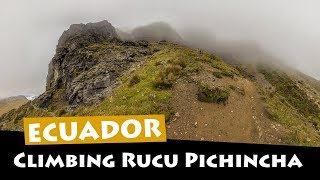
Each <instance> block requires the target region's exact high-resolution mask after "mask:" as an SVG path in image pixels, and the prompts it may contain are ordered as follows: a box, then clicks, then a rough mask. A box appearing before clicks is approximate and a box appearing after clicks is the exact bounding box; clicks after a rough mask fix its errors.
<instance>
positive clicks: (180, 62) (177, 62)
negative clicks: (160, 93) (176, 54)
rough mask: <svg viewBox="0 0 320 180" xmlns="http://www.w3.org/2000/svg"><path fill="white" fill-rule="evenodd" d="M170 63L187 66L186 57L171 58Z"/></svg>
mask: <svg viewBox="0 0 320 180" xmlns="http://www.w3.org/2000/svg"><path fill="white" fill-rule="evenodd" d="M169 63H170V64H173V65H178V66H181V67H182V68H185V67H187V62H186V60H184V59H182V58H176V59H170V60H169Z"/></svg>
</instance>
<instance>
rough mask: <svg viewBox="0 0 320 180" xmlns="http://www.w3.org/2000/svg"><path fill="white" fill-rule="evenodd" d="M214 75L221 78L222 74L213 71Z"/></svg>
mask: <svg viewBox="0 0 320 180" xmlns="http://www.w3.org/2000/svg"><path fill="white" fill-rule="evenodd" d="M212 74H213V76H214V77H216V78H219V79H221V78H222V76H223V74H222V73H221V72H219V71H215V72H213V73H212Z"/></svg>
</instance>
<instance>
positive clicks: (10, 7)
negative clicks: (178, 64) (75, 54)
mask: <svg viewBox="0 0 320 180" xmlns="http://www.w3.org/2000/svg"><path fill="white" fill-rule="evenodd" d="M319 7H320V1H318V0H198V1H193V0H174V1H172V0H161V1H160V0H157V1H156V0H135V1H132V0H86V1H85V0H28V1H25V0H1V1H0V23H1V28H0V39H1V41H0V64H1V65H0V97H6V96H12V95H19V94H23V95H29V94H40V93H42V92H43V91H44V89H45V80H46V75H47V66H48V63H49V62H50V60H51V58H52V57H53V55H54V52H55V46H56V44H57V41H58V38H59V37H60V35H61V34H62V32H63V31H64V30H66V29H67V28H68V27H69V25H70V24H74V23H87V22H96V21H101V20H104V19H106V20H108V21H109V22H111V23H112V24H113V25H114V26H115V27H117V28H120V29H122V30H124V31H126V30H131V29H133V28H134V27H136V26H139V25H145V24H148V23H151V22H157V21H162V22H167V23H169V24H170V25H171V26H173V27H174V28H175V29H176V30H177V32H179V34H180V35H181V36H182V38H184V39H185V40H189V41H193V42H197V44H198V45H209V46H208V47H207V46H206V47H205V48H209V49H210V48H215V46H214V45H212V46H211V42H212V44H214V42H217V41H218V42H252V43H253V44H255V45H257V46H258V47H260V48H261V49H263V50H264V51H266V52H268V53H271V54H272V55H273V56H275V57H278V59H281V61H282V62H285V63H287V64H289V65H291V66H293V67H295V68H297V69H299V70H301V71H302V72H304V73H306V74H308V75H311V76H313V77H315V78H317V79H320V71H319V69H320V61H319V60H320V53H318V51H319V47H320V46H319V44H320V33H319V32H320V23H318V21H319V19H320V11H319ZM201 42H203V43H201ZM213 51H214V50H213Z"/></svg>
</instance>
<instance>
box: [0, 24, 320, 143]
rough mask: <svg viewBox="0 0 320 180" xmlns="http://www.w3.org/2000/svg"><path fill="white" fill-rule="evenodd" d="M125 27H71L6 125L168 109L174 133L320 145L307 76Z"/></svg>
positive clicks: (319, 118)
mask: <svg viewBox="0 0 320 180" xmlns="http://www.w3.org/2000/svg"><path fill="white" fill-rule="evenodd" d="M118 33H119V30H116V29H115V28H114V27H113V26H112V25H111V24H110V23H108V22H107V21H103V22H100V23H89V24H85V25H84V24H80V25H72V26H70V28H69V30H67V31H65V32H64V33H63V35H62V36H61V38H60V40H59V43H58V45H57V50H56V54H55V56H54V57H53V59H52V62H51V63H50V65H49V73H48V78H47V88H46V91H45V92H44V93H43V94H42V95H41V96H39V97H38V98H37V99H35V100H34V101H32V102H28V103H27V104H25V105H23V106H21V107H20V108H19V109H17V110H14V111H10V112H8V113H6V114H4V115H3V116H1V117H0V125H1V129H3V130H23V129H22V118H23V117H37V116H82V115H126V114H157V113H161V114H166V120H167V130H168V131H167V132H168V137H169V138H173V139H189V140H206V141H226V142H247V143H271V144H294V145H310V146H319V145H320V134H319V122H320V115H319V111H320V109H319V106H318V105H317V103H318V102H317V99H318V98H319V90H318V89H317V88H315V87H314V86H312V85H310V83H309V82H308V81H306V80H298V79H297V78H296V77H294V76H292V75H290V74H289V73H287V72H284V71H283V70H282V69H280V68H277V67H273V66H270V65H261V64H257V65H256V66H255V67H250V66H245V67H244V64H243V65H241V66H237V65H234V66H230V65H228V64H226V63H225V62H224V60H223V59H221V58H219V57H218V56H216V55H214V54H210V53H207V52H204V51H202V50H199V49H194V48H189V47H186V46H183V45H178V44H175V43H171V42H165V41H160V42H157V41H156V40H154V39H152V40H151V41H149V42H148V41H143V40H138V39H136V38H135V39H134V40H131V41H123V40H120V39H121V38H120V37H119V36H121V35H119V34H118ZM151 35H152V33H151ZM122 36H123V34H122ZM157 37H158V36H155V39H156V38H157ZM145 40H148V39H145Z"/></svg>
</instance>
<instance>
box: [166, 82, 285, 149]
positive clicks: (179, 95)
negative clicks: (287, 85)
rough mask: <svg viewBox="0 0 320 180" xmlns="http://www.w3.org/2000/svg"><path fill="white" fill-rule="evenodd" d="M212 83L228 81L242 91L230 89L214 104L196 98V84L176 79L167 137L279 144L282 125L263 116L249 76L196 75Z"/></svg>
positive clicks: (261, 107)
mask: <svg viewBox="0 0 320 180" xmlns="http://www.w3.org/2000/svg"><path fill="white" fill-rule="evenodd" d="M199 78H200V79H198V81H199V80H200V82H203V81H206V82H208V83H209V84H210V83H211V84H212V85H217V84H218V85H224V86H227V85H228V84H229V85H230V84H232V85H233V86H235V87H237V88H242V89H243V90H244V92H245V95H241V94H239V93H238V92H237V91H234V90H231V93H230V97H229V100H228V103H227V104H226V105H223V104H214V103H204V102H200V101H198V100H197V91H198V88H197V85H196V84H195V83H194V82H188V81H186V80H179V81H178V82H177V83H176V85H175V87H174V89H173V98H172V101H171V104H172V107H173V109H174V111H175V112H176V115H175V117H174V118H173V120H172V121H171V122H169V123H168V125H167V134H168V138H169V139H187V140H204V141H220V142H242V143H263V144H268V143H271V144H282V143H283V138H284V134H285V129H284V128H283V127H282V126H281V125H280V124H277V123H275V122H272V121H271V120H269V119H268V118H267V117H266V114H265V110H264V102H263V99H262V97H261V96H260V95H259V93H258V92H257V90H256V87H255V85H254V84H253V83H252V82H250V81H249V80H246V79H242V78H237V79H236V80H235V79H231V78H223V79H221V80H215V79H212V77H205V76H202V77H201V76H200V77H199Z"/></svg>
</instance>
